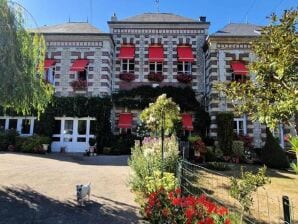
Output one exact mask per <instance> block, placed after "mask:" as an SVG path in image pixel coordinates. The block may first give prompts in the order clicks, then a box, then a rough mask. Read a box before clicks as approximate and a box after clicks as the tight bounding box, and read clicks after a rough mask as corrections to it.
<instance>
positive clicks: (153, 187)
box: [144, 170, 178, 195]
mask: <svg viewBox="0 0 298 224" xmlns="http://www.w3.org/2000/svg"><path fill="white" fill-rule="evenodd" d="M144 181H145V182H146V192H145V193H146V195H148V194H150V193H153V192H155V191H157V190H159V189H160V188H164V189H165V190H166V191H167V192H170V191H173V190H175V188H176V187H177V186H178V180H177V178H176V177H175V175H174V174H173V173H167V172H164V173H163V176H162V175H161V172H160V171H159V170H158V171H154V172H153V175H152V176H149V177H145V180H144Z"/></svg>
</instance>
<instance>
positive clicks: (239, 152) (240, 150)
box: [232, 140, 244, 157]
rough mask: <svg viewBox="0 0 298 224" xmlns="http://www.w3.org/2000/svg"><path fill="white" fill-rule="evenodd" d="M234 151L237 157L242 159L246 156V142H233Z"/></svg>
mask: <svg viewBox="0 0 298 224" xmlns="http://www.w3.org/2000/svg"><path fill="white" fill-rule="evenodd" d="M232 151H233V154H234V155H235V156H237V157H242V156H243V155H244V142H243V141H239V140H238V141H233V143H232Z"/></svg>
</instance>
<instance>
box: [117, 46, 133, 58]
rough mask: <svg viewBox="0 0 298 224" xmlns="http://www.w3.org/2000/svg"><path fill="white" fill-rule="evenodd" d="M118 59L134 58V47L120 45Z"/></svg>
mask: <svg viewBox="0 0 298 224" xmlns="http://www.w3.org/2000/svg"><path fill="white" fill-rule="evenodd" d="M118 58H119V59H134V58H135V47H134V46H132V45H122V46H121V48H120V53H119V57H118Z"/></svg>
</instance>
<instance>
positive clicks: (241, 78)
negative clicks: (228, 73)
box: [232, 73, 248, 82]
mask: <svg viewBox="0 0 298 224" xmlns="http://www.w3.org/2000/svg"><path fill="white" fill-rule="evenodd" d="M246 80H248V78H247V76H246V75H239V74H234V73H232V81H235V82H246Z"/></svg>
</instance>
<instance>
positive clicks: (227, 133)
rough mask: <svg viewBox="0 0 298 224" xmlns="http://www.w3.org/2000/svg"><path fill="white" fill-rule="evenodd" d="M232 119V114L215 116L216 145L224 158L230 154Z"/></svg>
mask: <svg viewBox="0 0 298 224" xmlns="http://www.w3.org/2000/svg"><path fill="white" fill-rule="evenodd" d="M233 118H234V115H233V114H232V113H226V112H224V113H218V114H217V116H216V123H217V140H218V145H219V148H220V149H221V151H222V152H223V153H224V155H226V156H230V155H231V154H232V141H233Z"/></svg>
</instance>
